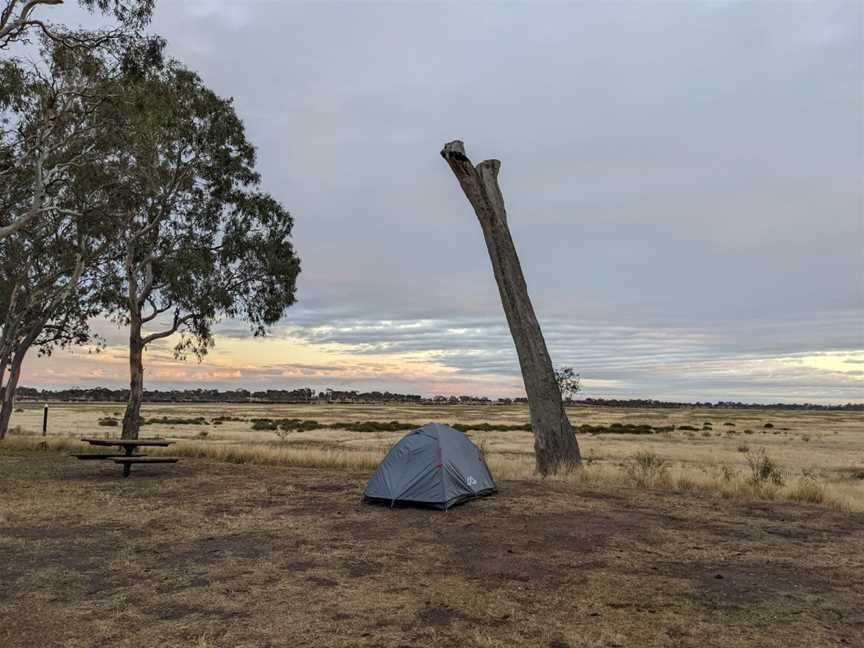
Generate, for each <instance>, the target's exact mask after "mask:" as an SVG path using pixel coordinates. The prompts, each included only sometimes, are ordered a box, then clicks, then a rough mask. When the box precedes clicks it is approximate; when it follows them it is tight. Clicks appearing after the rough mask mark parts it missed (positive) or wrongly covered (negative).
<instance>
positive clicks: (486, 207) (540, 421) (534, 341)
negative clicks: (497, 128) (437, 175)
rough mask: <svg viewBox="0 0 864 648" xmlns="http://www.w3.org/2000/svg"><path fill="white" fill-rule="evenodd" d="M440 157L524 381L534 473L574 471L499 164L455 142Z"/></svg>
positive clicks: (570, 440)
mask: <svg viewBox="0 0 864 648" xmlns="http://www.w3.org/2000/svg"><path fill="white" fill-rule="evenodd" d="M441 155H442V156H443V157H444V159H445V160H447V163H448V164H449V165H450V168H451V169H452V170H453V173H454V174H455V175H456V179H457V180H459V184H460V185H461V186H462V190H463V191H464V192H465V196H466V197H467V198H468V202H470V203H471V206H472V207H473V208H474V212H475V213H476V214H477V218H478V220H479V221H480V227H481V229H482V230H483V236H484V238H485V239H486V247H487V248H488V250H489V257H490V258H491V260H492V270H493V272H494V274H495V281H496V282H497V283H498V291H499V292H500V294H501V303H502V305H503V306H504V313H505V314H506V316H507V323H508V324H509V325H510V333H511V335H512V336H513V342H514V343H515V345H516V353H517V355H518V356H519V365H520V366H521V368H522V378H523V380H524V381H525V392H526V393H527V395H528V408H529V410H530V412H531V429H532V430H533V431H534V452H535V455H536V462H537V472H538V473H540V474H541V475H543V476H546V475H554V474H556V473H558V472H559V471H562V470H570V469H572V468H575V467H576V466H579V465H580V464H581V463H582V457H581V455H580V453H579V444H578V443H577V442H576V435H575V434H574V432H573V428H572V427H571V425H570V421H569V419H568V418H567V413H566V412H565V411H564V403H563V401H562V399H561V391H560V389H559V388H558V383H557V381H556V380H555V371H554V370H553V368H552V361H551V359H550V358H549V352H548V351H547V350H546V342H545V341H544V339H543V332H542V331H541V330H540V324H539V322H538V321H537V316H536V315H535V314H534V307H533V306H532V305H531V299H530V298H529V297H528V286H527V285H526V284H525V277H524V276H523V275H522V267H521V266H520V265H519V257H518V256H517V255H516V247H515V246H514V245H513V239H512V237H511V236H510V229H509V228H508V226H507V211H506V209H505V208H504V197H503V196H502V194H501V189H500V187H499V186H498V170H499V169H500V167H501V162H500V161H498V160H486V161H484V162H481V163H480V164H478V165H477V166H476V167H475V166H474V165H473V164H471V160H469V159H468V157H467V156H466V155H465V147H464V145H463V144H462V142H460V141H459V140H455V141H453V142H449V143H448V144H445V145H444V149H443V150H442V151H441Z"/></svg>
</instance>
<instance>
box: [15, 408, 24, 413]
mask: <svg viewBox="0 0 864 648" xmlns="http://www.w3.org/2000/svg"><path fill="white" fill-rule="evenodd" d="M23 411H24V408H23V407H16V408H15V412H16V413H20V412H23Z"/></svg>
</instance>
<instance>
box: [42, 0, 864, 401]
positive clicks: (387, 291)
mask: <svg viewBox="0 0 864 648" xmlns="http://www.w3.org/2000/svg"><path fill="white" fill-rule="evenodd" d="M234 4H237V3H234ZM70 6H71V5H70ZM70 11H71V9H70ZM153 29H154V30H156V31H158V32H159V33H161V34H163V35H164V36H166V37H167V39H168V42H169V49H170V52H171V53H172V55H174V56H176V57H178V58H179V59H181V60H182V61H183V62H184V63H186V64H187V65H188V66H190V67H191V68H193V69H195V70H196V71H198V72H199V73H200V74H201V75H202V77H203V78H204V79H205V81H206V83H207V84H208V85H210V86H211V87H212V88H213V89H214V90H215V91H217V92H218V93H220V94H222V95H224V96H230V97H233V98H234V105H235V106H236V108H237V111H238V113H239V114H240V116H241V117H242V118H243V120H244V123H245V125H246V128H247V131H248V134H249V137H250V139H251V140H252V141H253V142H254V143H255V144H256V145H257V146H258V160H259V165H258V166H259V169H260V170H261V173H262V177H263V181H264V187H265V189H266V190H268V191H270V192H272V193H273V195H274V196H276V197H277V198H278V199H279V200H280V201H282V202H283V203H284V204H285V205H286V206H287V207H288V208H289V209H290V210H291V212H292V213H293V215H294V217H295V219H296V229H295V236H296V243H297V247H298V250H299V251H300V254H301V255H302V257H303V273H302V275H301V277H300V281H299V290H298V297H299V303H298V305H297V306H296V307H294V308H292V309H291V310H290V311H289V312H288V314H287V316H286V318H285V320H284V321H283V323H282V324H281V325H280V326H279V327H277V328H276V329H275V330H274V331H273V334H272V336H271V338H268V339H267V340H266V341H262V340H251V341H247V340H246V339H245V338H246V336H247V332H246V328H245V327H244V325H243V324H242V323H237V322H226V323H223V324H222V325H220V326H219V327H218V328H217V348H216V349H215V350H214V353H213V354H212V355H211V356H210V357H208V358H207V360H206V361H205V363H203V364H202V365H194V364H190V363H187V364H182V365H180V364H177V365H176V367H175V364H172V363H174V361H173V360H172V359H171V358H170V352H169V350H168V347H165V348H164V349H161V350H160V351H159V355H158V357H156V358H155V360H156V362H157V363H159V365H160V366H164V367H165V370H164V373H161V374H158V375H159V376H164V380H165V381H169V380H176V381H194V380H205V379H206V380H213V381H220V384H228V383H230V382H231V381H234V380H236V381H238V384H239V382H241V381H243V380H250V381H259V382H257V383H256V384H265V383H267V381H270V382H271V384H273V385H277V384H282V382H283V381H284V382H285V383H288V384H291V385H292V386H299V383H300V382H302V381H304V380H306V381H313V380H314V381H319V383H316V384H322V385H324V386H326V385H325V384H324V383H326V382H327V381H332V382H333V386H337V385H336V383H335V381H337V380H341V381H342V384H345V385H347V384H350V383H351V381H358V383H357V384H358V385H359V384H360V383H362V384H363V385H379V386H384V385H387V386H389V388H391V389H398V390H403V391H404V390H407V389H408V388H409V387H410V388H411V389H413V390H417V391H422V392H424V393H433V392H434V391H436V390H444V389H445V388H446V389H453V390H458V391H462V390H464V391H466V392H473V393H479V392H485V391H487V390H488V393H501V394H510V393H515V392H516V391H517V390H518V389H519V370H518V363H517V362H516V357H515V354H514V352H513V348H512V341H511V340H510V337H509V333H508V331H507V329H506V325H505V322H504V318H503V315H502V313H501V306H500V301H499V298H498V293H497V288H496V286H495V283H494V280H493V278H492V273H491V269H490V264H489V258H488V254H487V252H486V248H485V243H484V241H483V238H482V234H481V232H480V228H479V226H478V223H477V221H476V218H475V217H474V214H473V213H472V212H471V210H470V208H469V206H468V204H467V202H466V200H465V198H464V196H463V195H462V194H461V191H460V190H459V188H458V185H457V183H456V182H455V180H454V178H453V177H452V174H451V173H450V172H449V170H448V169H447V167H446V165H445V164H444V163H443V161H442V160H441V159H440V157H439V156H438V151H439V150H440V147H441V145H442V144H443V143H444V142H445V141H448V140H450V139H453V138H454V137H460V138H462V139H464V140H465V141H466V144H467V147H468V153H469V155H471V156H472V159H475V161H480V160H481V159H483V158H485V157H497V158H500V159H501V160H502V163H503V166H502V170H501V183H502V188H503V191H504V196H505V200H506V202H507V207H508V213H509V216H508V219H509V223H510V227H511V229H512V232H513V237H514V240H515V243H516V247H517V249H518V252H519V256H520V259H521V262H522V266H523V269H524V271H525V275H526V278H527V281H528V286H529V291H530V293H531V296H532V299H533V301H534V305H535V309H536V311H537V314H538V317H539V319H540V321H541V323H542V325H543V329H544V332H545V334H546V337H547V340H548V343H549V346H550V350H551V352H552V355H553V357H554V358H555V360H556V362H558V363H560V364H569V365H573V366H575V367H577V369H578V370H580V371H581V372H582V374H583V376H584V377H585V380H586V386H587V387H590V389H591V390H592V393H594V394H596V395H633V396H657V397H661V396H662V397H676V398H700V399H705V398H710V399H714V400H716V399H728V398H736V399H742V400H766V399H767V400H780V399H783V400H790V399H793V400H817V399H818V400H835V401H840V400H851V399H858V400H860V399H861V398H862V395H861V385H860V382H859V381H858V376H857V374H854V373H853V370H850V369H849V368H848V366H850V365H851V364H855V363H857V362H858V361H859V359H860V352H861V350H862V349H864V276H862V266H861V261H862V257H861V241H862V240H864V219H862V216H861V214H862V211H864V187H862V184H861V182H860V178H861V171H862V166H861V165H862V162H861V160H862V159H864V150H862V142H864V127H862V122H861V119H860V115H861V111H862V108H864V97H862V92H864V90H862V85H861V82H860V80H861V78H862V77H864V57H862V56H861V43H862V41H864V8H862V5H861V4H860V3H857V2H831V1H829V2H820V3H806V4H795V5H788V4H784V5H779V4H776V5H772V4H764V3H762V4H760V3H731V4H730V3H721V4H706V3H689V4H684V3H677V4H666V5H653V6H651V7H650V8H648V7H643V8H640V7H638V6H636V7H634V6H627V7H624V6H620V5H614V4H596V3H594V4H592V3H581V4H568V3H560V4H559V3H552V4H546V5H544V6H543V8H542V9H540V8H538V7H537V6H536V5H534V4H531V3H527V4H507V5H502V4H497V5H488V4H482V5H479V4H471V3H460V4H443V5H442V4H438V5H432V4H418V3H404V4H388V5H382V6H377V5H368V4H366V3H349V4H341V5H338V6H337V5H332V4H330V3H311V4H310V3H306V4H302V5H300V4H296V3H277V2H270V3H245V4H242V7H240V8H239V9H237V8H232V9H230V10H226V9H225V3H217V2H215V1H207V2H203V1H202V2H186V3H168V2H161V3H159V4H158V5H157V9H156V16H155V21H154V23H153ZM122 337H123V332H122V331H120V332H118V331H114V332H111V333H110V338H109V344H111V345H120V344H122V341H123V340H122ZM244 345H245V346H244ZM261 345H264V346H261ZM271 345H273V346H271ZM277 347H278V348H282V349H285V351H273V352H272V353H273V355H274V356H278V360H277V359H272V358H261V357H259V352H258V351H256V349H261V348H267V349H276V348H277ZM226 348H228V349H232V352H231V353H229V352H226V351H224V349H226ZM241 348H242V349H245V351H244V352H240V351H239V349H241ZM288 353H300V354H302V355H303V357H302V358H300V359H297V358H293V360H294V362H291V360H292V359H291V358H286V357H285V356H286V355H287V354H288ZM835 354H841V355H842V357H843V358H845V359H844V360H843V361H842V363H840V364H842V366H843V367H844V368H842V369H840V370H838V369H837V368H836V366H835V365H834V364H832V363H834V362H835V361H834V360H831V358H835ZM244 355H245V356H252V357H254V358H256V360H255V361H254V363H253V362H249V361H247V360H244ZM219 358H222V360H221V363H222V364H221V365H220V361H219ZM807 358H811V359H812V358H822V359H823V360H820V361H812V360H805V359H807ZM825 358H828V359H829V360H827V362H828V365H826V364H825V362H826V361H825V360H824V359H825ZM328 359H329V360H328ZM63 362H65V360H63ZM76 362H77V361H76ZM61 364H62V363H61V362H60V360H58V361H57V366H58V367H59V366H60V365H61ZM835 364H836V363H835ZM121 365H122V363H120V364H118V365H117V369H118V371H119V373H117V374H116V376H117V377H116V380H118V381H121V380H122V366H121ZM222 365H226V366H222ZM227 365H230V367H229V366H227ZM253 365H257V366H253ZM300 365H304V367H301V366H300ZM829 365H830V366H829ZM39 366H40V367H44V366H45V365H44V364H43V365H39ZM110 366H111V367H114V365H113V364H112V365H110ZM68 367H69V369H68V371H69V373H68V374H67V378H68V379H69V380H77V379H78V378H77V377H78V376H79V374H78V373H76V372H78V371H81V372H84V373H83V374H80V375H94V374H88V373H87V372H91V371H96V370H95V369H92V368H88V367H90V365H87V364H86V363H83V362H78V363H77V364H75V365H74V367H75V368H73V367H72V365H68ZM169 367H171V368H170V369H169ZM208 367H209V368H208ZM238 367H239V368H238ZM832 367H834V368H832ZM99 371H108V370H103V369H100V370H99ZM111 371H113V369H111ZM154 371H155V367H154ZM232 371H240V376H239V377H235V376H234V375H233V374H232V375H229V374H230V373H231V372H232ZM208 372H209V373H208ZM220 372H222V373H220ZM376 372H378V373H376ZM109 373H110V372H109ZM45 375H46V376H47V374H45ZM154 375H155V374H154ZM34 376H35V374H34ZM52 376H53V377H52V378H51V379H52V380H55V379H56V380H60V374H52ZM97 378H98V375H97V376H96V377H94V378H93V379H94V380H95V379H97ZM45 379H46V380H47V379H48V378H47V377H46V378H45ZM88 379H89V378H88ZM161 379H163V378H160V380H161ZM376 381H377V382H376ZM400 381H401V382H400ZM400 384H402V385H403V388H400V387H399V385H400Z"/></svg>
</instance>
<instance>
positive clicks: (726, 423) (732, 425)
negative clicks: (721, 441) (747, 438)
mask: <svg viewBox="0 0 864 648" xmlns="http://www.w3.org/2000/svg"><path fill="white" fill-rule="evenodd" d="M723 425H725V426H726V427H735V424H734V423H732V422H730V421H726V422H725V423H724V424H723Z"/></svg>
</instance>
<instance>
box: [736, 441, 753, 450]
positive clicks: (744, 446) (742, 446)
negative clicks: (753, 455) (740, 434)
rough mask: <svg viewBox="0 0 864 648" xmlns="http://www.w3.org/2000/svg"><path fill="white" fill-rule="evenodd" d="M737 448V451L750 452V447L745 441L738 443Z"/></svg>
mask: <svg viewBox="0 0 864 648" xmlns="http://www.w3.org/2000/svg"><path fill="white" fill-rule="evenodd" d="M737 449H738V452H750V447H749V446H748V445H747V444H745V443H742V444H741V445H739V446H738V448H737Z"/></svg>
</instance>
